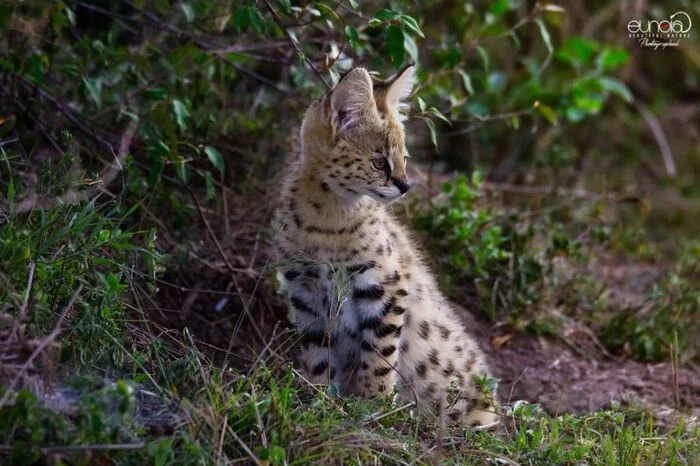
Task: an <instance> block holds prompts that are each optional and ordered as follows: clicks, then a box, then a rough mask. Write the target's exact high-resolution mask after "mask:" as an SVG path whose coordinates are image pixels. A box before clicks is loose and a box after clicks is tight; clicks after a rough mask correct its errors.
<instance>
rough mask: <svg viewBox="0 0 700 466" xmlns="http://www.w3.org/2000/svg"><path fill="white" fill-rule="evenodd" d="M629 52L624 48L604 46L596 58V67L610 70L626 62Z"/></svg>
mask: <svg viewBox="0 0 700 466" xmlns="http://www.w3.org/2000/svg"><path fill="white" fill-rule="evenodd" d="M628 59H629V54H628V53H627V51H626V50H624V49H618V48H610V47H605V48H604V49H603V51H602V52H601V53H600V55H598V58H597V59H596V65H597V66H598V69H600V70H603V71H611V70H614V69H616V68H619V67H620V66H622V65H624V64H625V63H627V60H628Z"/></svg>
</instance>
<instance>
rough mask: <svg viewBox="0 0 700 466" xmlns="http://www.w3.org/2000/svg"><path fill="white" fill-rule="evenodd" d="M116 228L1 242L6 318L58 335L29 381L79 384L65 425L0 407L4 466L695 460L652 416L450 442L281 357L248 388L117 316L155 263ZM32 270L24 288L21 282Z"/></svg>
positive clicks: (67, 223)
mask: <svg viewBox="0 0 700 466" xmlns="http://www.w3.org/2000/svg"><path fill="white" fill-rule="evenodd" d="M123 218H124V215H120V214H119V211H118V210H115V209H114V208H110V207H109V206H103V207H99V208H98V207H95V206H94V204H91V203H87V204H84V205H83V206H81V207H73V208H65V209H58V210H55V211H53V212H46V213H34V214H32V215H28V216H22V217H14V218H12V221H10V222H8V223H6V224H5V225H4V226H3V227H2V233H3V234H2V236H1V237H2V238H3V240H2V242H1V243H0V247H3V248H4V249H3V256H2V257H4V258H6V259H5V261H4V262H3V270H14V271H15V273H14V274H10V275H5V274H3V280H4V281H5V282H7V283H11V284H12V286H9V287H6V288H5V291H4V293H5V294H4V295H3V296H4V299H5V300H6V302H8V303H10V305H9V308H6V311H9V313H10V314H12V315H15V316H16V315H18V314H17V313H18V312H19V310H20V309H22V307H23V306H24V302H25V301H24V296H26V295H27V294H26V292H27V289H26V287H27V286H31V294H30V296H31V297H30V299H29V302H28V304H27V305H26V306H27V308H28V309H29V310H30V311H31V318H30V321H31V323H30V325H29V326H28V327H27V328H28V332H29V335H28V337H31V338H41V337H42V335H45V334H46V333H48V332H49V331H50V330H51V329H52V328H53V326H55V325H57V323H60V326H61V328H62V329H63V332H62V334H61V335H60V336H59V338H58V341H59V342H60V343H61V345H62V348H63V352H62V354H61V355H58V356H55V357H54V359H53V360H51V359H50V358H49V359H48V360H43V361H42V362H41V364H40V367H43V368H44V369H46V368H47V367H48V366H51V365H52V364H53V365H56V366H60V368H61V371H60V372H61V373H62V374H69V373H79V374H85V375H87V377H85V376H82V377H77V376H72V377H69V378H67V379H63V378H61V380H60V382H59V386H61V387H64V388H65V387H68V389H69V390H68V392H69V393H70V394H71V395H69V398H70V399H71V400H72V406H71V408H70V410H69V411H68V412H56V411H54V410H51V409H49V408H47V407H46V406H44V405H43V403H41V402H40V401H39V400H38V399H37V396H36V395H35V394H33V393H32V392H31V391H29V390H26V389H25V390H22V391H20V392H19V393H18V394H16V396H13V397H8V400H12V402H11V403H8V404H5V405H4V406H3V407H2V408H0V412H1V413H2V416H0V454H2V455H5V456H4V459H3V461H4V462H5V464H10V465H14V464H17V465H19V464H22V465H25V464H40V463H41V461H44V460H46V461H49V462H52V461H54V462H55V461H59V460H60V461H63V464H65V463H68V464H94V463H95V462H107V463H110V464H120V465H139V464H156V465H166V464H167V465H169V464H182V465H189V464H193V465H194V464H212V465H214V464H239V463H240V464H251V463H256V462H258V463H260V464H273V465H284V464H299V465H301V464H309V465H310V464H432V463H434V462H435V461H439V462H440V463H441V464H455V465H457V464H475V465H476V464H572V465H573V464H581V463H585V464H596V465H598V464H600V465H604V464H605V465H608V464H616V465H638V464H650V465H651V464H688V465H690V464H696V463H697V461H698V460H700V451H699V449H698V445H700V430H698V427H694V428H690V427H688V426H685V425H684V424H683V423H680V424H678V425H677V426H675V427H670V428H668V427H667V428H661V427H657V426H655V424H654V420H653V418H652V416H651V414H649V413H643V412H639V411H635V410H632V409H628V410H623V409H620V408H618V409H612V410H608V411H601V412H596V413H591V414H588V415H584V416H578V417H577V416H569V415H566V416H558V417H551V416H548V415H547V414H545V413H544V412H543V411H542V410H541V409H540V408H539V407H538V406H537V405H533V404H528V403H526V402H514V403H512V404H510V405H507V406H505V407H504V417H503V419H504V420H503V423H502V424H501V425H500V426H498V427H497V428H495V429H492V430H489V431H468V430H463V429H459V428H448V429H447V431H446V432H445V435H444V437H443V438H441V439H439V438H438V432H439V420H438V419H436V418H435V417H431V416H420V417H418V416H414V414H413V412H412V410H411V406H410V405H408V404H402V403H401V402H400V401H399V402H397V404H392V403H391V402H390V401H388V400H375V401H367V400H361V399H352V398H338V397H336V396H335V395H334V393H333V391H329V390H327V389H326V388H324V387H312V386H310V385H308V384H307V383H306V382H305V381H304V380H303V379H302V378H301V377H299V376H298V375H297V374H296V373H295V371H294V370H293V369H292V368H291V367H290V366H289V365H288V363H287V362H286V361H285V359H284V358H279V357H277V356H276V357H268V358H266V360H264V361H260V362H259V363H258V364H257V365H256V366H255V367H254V368H253V369H252V370H249V371H247V373H242V372H240V371H238V370H234V369H227V370H222V369H221V368H220V367H218V366H216V365H214V364H212V363H211V362H210V361H209V360H207V358H206V357H205V356H204V355H203V354H202V353H201V352H200V351H199V350H198V346H197V345H196V342H195V341H194V340H193V339H192V337H191V336H189V333H187V332H185V334H177V333H176V332H172V331H165V330H162V329H156V328H155V327H154V324H153V323H151V322H148V321H145V320H143V316H140V314H139V313H138V312H137V311H135V310H134V309H135V308H134V306H133V305H130V304H129V298H128V296H129V293H128V292H127V291H128V289H129V287H131V286H134V285H133V283H132V281H131V280H129V279H128V278H127V277H129V276H130V275H129V270H130V268H132V266H133V265H134V264H144V262H143V261H144V256H145V257H151V258H152V257H155V256H154V254H155V253H154V252H152V251H151V252H149V250H148V245H149V244H150V243H149V240H148V237H149V235H148V234H140V233H127V232H124V231H122V230H120V224H121V221H122V219H123ZM30 264H34V266H33V267H34V276H33V278H31V279H28V276H27V274H28V270H29V268H28V267H29V266H30ZM141 279H142V280H147V279H148V275H147V274H146V275H145V276H144V277H141ZM76 290H80V292H79V293H77V294H76ZM54 301H55V303H56V306H53V305H52V304H53V303H54ZM72 301H75V302H74V303H73V306H74V307H75V309H74V311H75V312H67V314H66V316H64V317H63V319H64V322H57V319H58V318H59V317H58V315H57V314H58V312H57V311H56V309H63V308H69V307H70V305H71V302H72ZM71 311H72V310H71ZM65 321H69V322H70V325H65ZM137 329H139V332H141V333H138V332H135V331H136V330H137ZM129 330H131V331H129ZM143 335H146V336H148V338H143ZM149 335H150V336H149ZM90 374H92V375H90ZM105 375H107V376H106V377H105ZM4 390H5V389H3V392H4ZM143 390H147V391H150V392H153V393H155V394H156V395H157V399H158V400H160V401H159V404H160V408H158V409H165V410H166V411H167V412H169V413H170V414H171V415H172V416H174V417H175V419H176V421H175V422H174V423H173V422H170V421H169V422H168V423H167V428H166V430H165V431H162V430H159V421H157V420H156V421H153V420H152V419H151V420H149V417H153V416H154V415H155V414H154V412H155V411H153V410H151V412H148V410H147V409H146V412H144V405H143V403H144V402H143V400H142V399H141V398H140V397H139V394H140V393H142V391H143ZM144 419H145V420H146V421H145V422H144ZM160 427H162V426H160Z"/></svg>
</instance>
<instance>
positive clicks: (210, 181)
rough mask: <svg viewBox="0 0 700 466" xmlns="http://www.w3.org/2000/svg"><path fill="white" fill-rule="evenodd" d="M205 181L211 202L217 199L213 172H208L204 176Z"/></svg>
mask: <svg viewBox="0 0 700 466" xmlns="http://www.w3.org/2000/svg"><path fill="white" fill-rule="evenodd" d="M204 181H205V182H206V187H207V199H209V200H210V201H211V200H213V199H214V198H215V197H216V188H215V187H214V177H213V176H212V174H211V172H206V173H205V174H204Z"/></svg>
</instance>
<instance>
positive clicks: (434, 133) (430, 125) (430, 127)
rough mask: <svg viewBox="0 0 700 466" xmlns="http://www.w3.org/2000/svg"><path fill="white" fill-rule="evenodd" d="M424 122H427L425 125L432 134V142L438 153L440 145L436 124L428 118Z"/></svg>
mask: <svg viewBox="0 0 700 466" xmlns="http://www.w3.org/2000/svg"><path fill="white" fill-rule="evenodd" d="M424 121H425V125H426V126H427V127H428V131H429V132H430V142H432V143H433V146H435V151H436V152H437V150H438V143H437V130H436V129H435V122H434V121H433V120H431V119H430V118H426V119H425V120H424Z"/></svg>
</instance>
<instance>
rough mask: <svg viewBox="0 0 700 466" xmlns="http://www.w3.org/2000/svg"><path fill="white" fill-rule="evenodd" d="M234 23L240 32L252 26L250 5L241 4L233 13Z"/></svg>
mask: <svg viewBox="0 0 700 466" xmlns="http://www.w3.org/2000/svg"><path fill="white" fill-rule="evenodd" d="M233 24H234V26H235V27H236V30H237V31H238V32H244V31H246V30H247V29H248V26H250V13H248V7H247V6H244V5H239V6H238V7H236V11H235V12H234V14H233Z"/></svg>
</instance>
